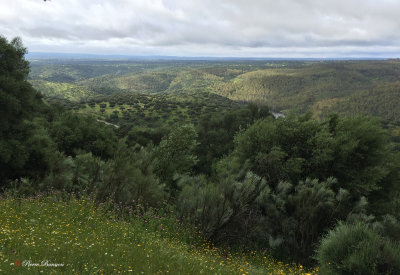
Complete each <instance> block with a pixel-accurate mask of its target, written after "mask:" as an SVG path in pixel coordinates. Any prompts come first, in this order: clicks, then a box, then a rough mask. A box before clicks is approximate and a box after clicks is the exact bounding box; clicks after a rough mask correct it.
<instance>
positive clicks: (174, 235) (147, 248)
mask: <svg viewBox="0 0 400 275" xmlns="http://www.w3.org/2000/svg"><path fill="white" fill-rule="evenodd" d="M0 207H1V209H2V211H1V212H0V228H1V231H0V273H1V272H3V273H5V274H39V273H40V272H44V273H46V274H56V273H57V274H59V273H65V274H117V273H128V272H132V273H133V274H304V273H306V271H304V270H303V268H302V266H299V265H284V264H283V263H280V262H274V261H273V260H271V259H268V257H266V256H265V255H261V254H257V253H256V252H252V253H250V254H248V255H243V254H242V255H240V256H232V255H231V254H230V253H229V252H221V251H219V250H218V249H216V248H214V247H212V246H211V245H210V244H207V243H203V245H201V246H193V243H196V241H189V242H188V241H187V240H190V238H193V239H198V238H197V237H196V236H194V237H193V236H191V235H190V234H188V231H184V230H182V229H179V227H178V226H179V225H178V224H177V223H176V222H174V221H173V220H171V218H168V216H163V215H160V213H158V212H151V213H147V214H145V215H144V216H145V218H143V217H142V216H141V217H140V218H139V215H134V214H132V215H131V216H130V220H131V222H127V221H126V219H125V220H120V219H117V218H116V216H115V215H113V214H111V213H108V214H105V211H104V210H102V209H101V208H96V206H95V203H94V202H92V201H91V200H89V199H79V200H77V199H69V200H68V201H61V200H59V199H56V198H55V197H43V198H30V199H13V198H1V199H0ZM171 221H172V222H171ZM185 240H186V241H185ZM190 243H192V245H189V244H190ZM18 261H20V263H21V265H20V266H18ZM27 261H30V263H31V264H36V263H38V264H42V261H48V263H50V264H63V266H58V267H54V266H53V267H50V266H27V265H26V263H27ZM313 272H316V271H313Z"/></svg>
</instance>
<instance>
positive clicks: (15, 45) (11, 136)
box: [0, 36, 53, 187]
mask: <svg viewBox="0 0 400 275" xmlns="http://www.w3.org/2000/svg"><path fill="white" fill-rule="evenodd" d="M25 52H26V49H25V48H24V47H23V46H22V43H21V40H20V39H19V38H15V39H13V40H12V41H11V42H10V43H9V42H8V41H7V40H6V39H5V38H3V37H1V36H0V125H1V128H0V187H2V186H3V185H4V184H5V183H6V182H7V181H8V180H11V179H17V178H19V177H27V176H28V177H34V178H40V177H41V176H43V174H44V173H45V172H46V170H47V169H48V166H49V162H50V160H49V158H50V156H49V155H50V154H51V153H50V152H51V151H52V149H53V147H52V145H53V143H52V141H51V140H50V139H49V137H48V134H47V131H46V130H45V129H43V128H42V127H43V126H42V122H41V121H39V120H36V121H32V119H33V118H34V117H35V116H37V115H38V114H39V113H40V112H41V110H43V109H44V105H43V103H42V101H41V95H40V94H39V93H38V92H36V91H35V90H34V89H33V88H32V86H31V85H30V84H29V83H28V82H27V77H28V73H29V64H28V62H27V61H25V59H24V54H25Z"/></svg>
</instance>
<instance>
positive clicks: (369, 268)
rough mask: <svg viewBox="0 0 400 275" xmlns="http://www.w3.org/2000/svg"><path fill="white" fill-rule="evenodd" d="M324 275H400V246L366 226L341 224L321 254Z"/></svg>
mask: <svg viewBox="0 0 400 275" xmlns="http://www.w3.org/2000/svg"><path fill="white" fill-rule="evenodd" d="M316 258H317V260H318V263H319V266H320V271H321V274H363V275H367V274H400V246H399V244H394V243H391V242H390V241H388V240H387V239H385V238H383V237H382V236H380V235H379V234H377V233H376V232H374V231H373V230H371V229H370V228H369V227H368V226H367V225H366V224H363V223H356V224H352V225H350V224H339V225H338V226H337V227H336V228H335V229H334V230H332V231H330V232H329V234H328V235H327V236H326V237H325V238H324V239H323V240H322V241H321V245H320V247H319V248H318V251H317V257H316Z"/></svg>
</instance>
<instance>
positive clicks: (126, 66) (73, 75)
mask: <svg viewBox="0 0 400 275" xmlns="http://www.w3.org/2000/svg"><path fill="white" fill-rule="evenodd" d="M33 64H34V65H33V66H32V69H31V71H32V73H31V76H30V82H31V83H32V84H33V86H34V87H35V88H36V89H38V90H39V91H41V92H42V93H43V94H44V95H46V96H50V97H52V98H60V99H68V100H70V101H72V102H81V101H88V100H90V99H91V98H93V97H96V96H97V95H110V94H116V93H121V92H123V93H135V94H147V95H150V96H151V95H157V94H163V95H164V94H168V95H169V96H171V95H172V96H173V95H177V96H180V95H182V94H185V95H187V94H189V95H198V94H199V93H214V94H218V95H221V96H223V97H226V98H229V99H232V100H235V101H241V102H253V103H256V104H261V105H267V106H269V108H270V109H272V110H274V111H280V112H284V113H289V112H291V111H294V112H296V113H305V112H307V111H310V110H311V111H312V112H313V113H314V116H315V117H317V118H325V117H327V116H328V115H329V114H330V113H332V112H337V113H339V114H344V115H349V114H365V115H370V116H378V117H381V118H383V119H384V120H385V121H387V122H389V123H394V124H399V123H400V120H399V115H398V114H397V112H398V110H399V109H400V105H399V104H400V103H399V98H400V97H399V96H398V93H399V84H398V79H399V77H400V62H399V61H398V60H386V61H289V62H288V61H219V62H217V61H168V60H167V61H129V62H122V61H120V62H117V61H91V62H89V61H81V62H79V61H73V62H71V61H70V62H69V63H68V62H67V61H59V63H54V61H53V63H52V62H50V61H48V62H45V61H41V62H34V63H33ZM200 97H201V96H200Z"/></svg>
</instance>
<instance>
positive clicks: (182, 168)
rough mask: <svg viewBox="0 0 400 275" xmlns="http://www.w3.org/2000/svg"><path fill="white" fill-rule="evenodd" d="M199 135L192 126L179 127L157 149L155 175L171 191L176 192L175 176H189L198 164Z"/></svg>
mask: <svg viewBox="0 0 400 275" xmlns="http://www.w3.org/2000/svg"><path fill="white" fill-rule="evenodd" d="M196 139H197V133H196V130H195V128H194V126H193V125H192V124H186V125H181V126H177V127H175V128H174V129H172V130H171V132H170V133H169V134H168V135H167V136H166V137H164V138H163V139H162V140H161V142H160V144H159V145H158V146H157V147H156V148H155V150H154V152H155V156H156V160H155V173H156V174H157V176H158V177H159V178H160V180H161V181H162V182H164V183H166V184H167V187H168V189H169V191H171V192H174V191H175V190H176V187H177V186H176V182H175V179H174V177H175V175H176V174H187V173H190V172H191V171H192V168H193V166H194V165H195V164H196V163H197V157H196V156H195V155H194V152H195V149H196V146H197V141H196Z"/></svg>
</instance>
